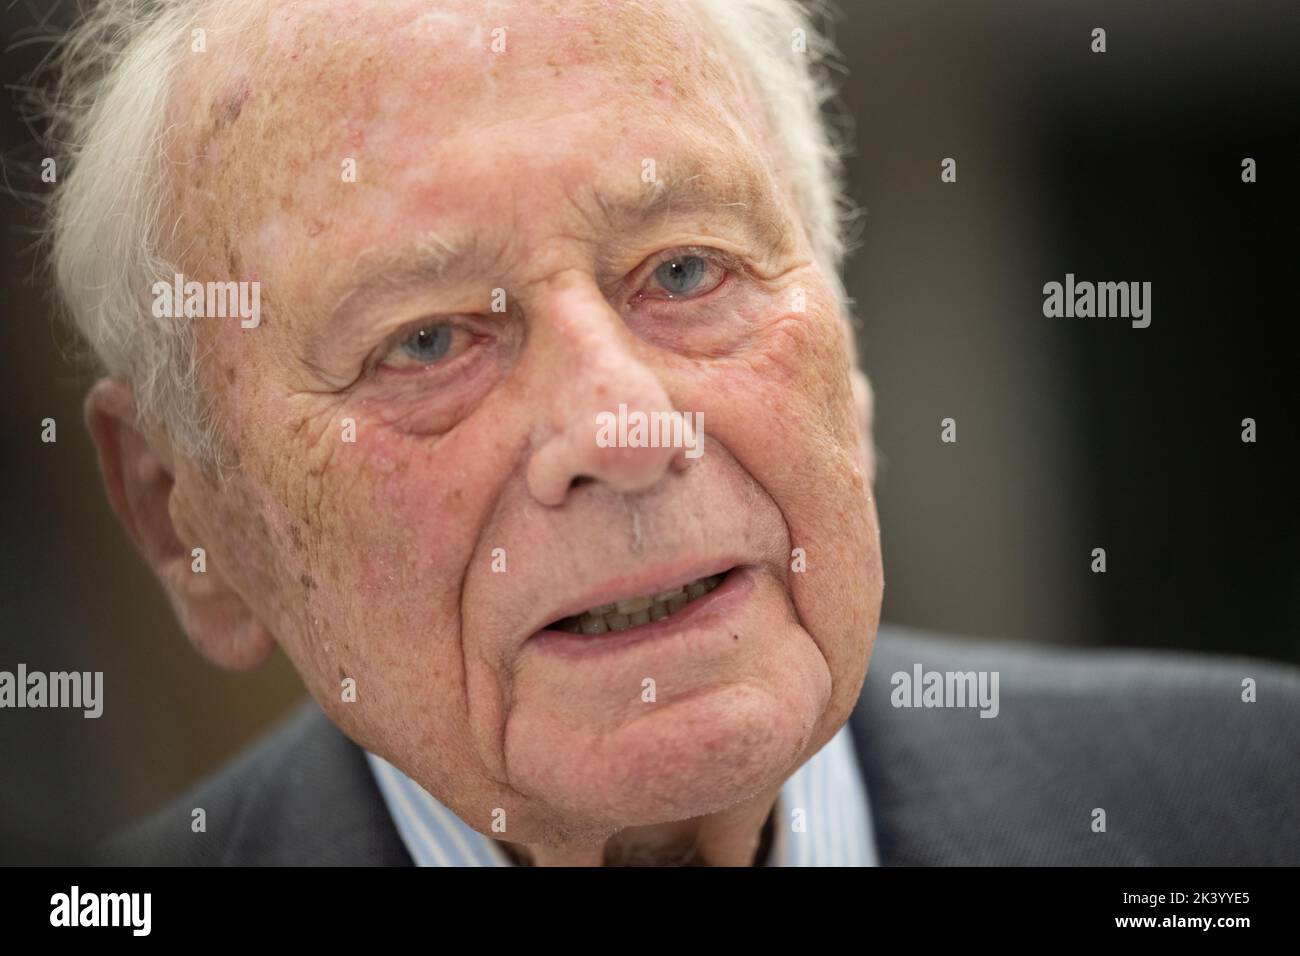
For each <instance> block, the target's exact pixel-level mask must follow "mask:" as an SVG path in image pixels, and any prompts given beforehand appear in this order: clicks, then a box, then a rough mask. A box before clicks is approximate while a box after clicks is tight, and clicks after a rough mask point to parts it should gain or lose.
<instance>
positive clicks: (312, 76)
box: [169, 0, 764, 274]
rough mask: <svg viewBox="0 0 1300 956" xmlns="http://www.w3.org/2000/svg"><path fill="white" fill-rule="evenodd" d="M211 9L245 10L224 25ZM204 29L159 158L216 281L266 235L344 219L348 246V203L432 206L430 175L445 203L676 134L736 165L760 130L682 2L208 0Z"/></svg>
mask: <svg viewBox="0 0 1300 956" xmlns="http://www.w3.org/2000/svg"><path fill="white" fill-rule="evenodd" d="M227 3H230V4H244V3H251V4H254V5H253V6H248V7H241V8H240V9H241V13H240V15H239V16H238V17H233V18H226V17H224V16H223V14H222V12H221V11H222V10H223V7H224V6H225V5H226V4H227ZM205 16H206V17H207V18H208V19H209V20H210V21H211V24H210V29H209V30H208V42H207V50H206V52H205V53H204V54H202V55H191V56H190V57H188V58H187V61H186V62H185V64H184V65H183V67H182V70H181V72H180V75H179V77H178V83H177V85H176V87H175V88H174V90H175V92H174V94H173V97H172V99H171V102H170V106H169V108H170V112H171V117H170V118H171V120H172V123H173V125H174V128H175V129H176V130H177V131H178V133H177V138H176V140H175V142H174V144H173V145H172V146H171V147H169V149H170V150H171V152H172V154H173V158H174V159H176V160H178V161H179V164H178V165H176V166H174V168H176V169H178V170H180V172H179V174H178V175H177V177H176V180H177V183H176V186H175V198H176V201H177V202H178V203H179V204H180V205H181V207H182V209H183V212H184V218H185V220H186V221H187V222H188V223H198V224H201V225H202V226H203V227H204V228H205V229H206V231H207V236H208V239H207V241H205V242H199V243H198V244H197V245H193V244H192V245H191V246H190V249H191V250H192V251H196V252H199V253H200V258H201V259H202V260H204V261H202V262H200V263H196V265H199V266H200V267H202V266H203V265H206V266H207V267H208V268H210V269H213V270H215V271H218V272H220V273H223V274H229V273H231V272H238V273H240V274H247V272H248V269H247V263H246V262H245V261H242V259H243V258H246V257H247V255H248V254H250V253H253V252H255V251H258V250H256V249H255V248H252V247H257V246H259V245H260V246H262V247H264V248H275V247H277V246H278V245H280V244H281V242H282V240H283V236H281V235H279V234H278V229H281V228H292V231H293V232H294V233H295V234H296V233H299V232H301V233H305V234H306V235H307V236H309V237H310V236H311V235H312V234H313V233H320V232H322V231H325V230H329V229H331V227H332V224H334V223H336V222H337V221H338V220H339V219H340V218H344V217H348V218H349V219H350V222H352V223H353V224H354V225H355V228H353V229H352V233H353V236H354V238H355V239H356V240H357V241H358V242H364V241H365V239H364V237H363V236H361V235H360V233H361V232H363V231H364V230H363V229H362V228H361V226H360V220H359V219H358V218H357V217H356V216H355V215H351V216H350V217H349V212H348V207H349V205H351V207H352V209H353V211H354V212H355V209H356V208H358V207H360V208H363V209H367V210H370V211H372V212H373V211H375V210H379V209H383V208H385V206H384V202H385V201H391V200H392V199H393V196H394V194H395V193H396V192H397V191H398V190H401V189H411V190H417V191H420V192H422V193H423V194H424V195H425V197H426V198H427V199H436V198H439V197H437V196H436V195H435V194H436V192H437V191H436V189H435V188H434V187H435V182H434V180H435V179H436V180H437V181H438V182H442V183H444V184H445V185H446V186H447V187H448V188H447V189H446V190H444V192H443V195H442V196H441V197H440V198H441V199H442V200H444V201H447V202H448V203H450V202H451V201H452V200H453V199H454V198H455V197H456V196H463V195H464V187H465V186H467V185H469V184H470V182H471V181H472V180H474V179H475V178H477V179H480V180H488V181H489V182H496V183H500V182H502V181H508V180H510V179H511V178H512V173H513V172H516V171H517V170H518V168H519V167H518V165H516V164H515V163H514V160H516V159H518V158H519V157H520V156H532V157H538V156H541V157H543V158H545V157H546V156H547V155H553V156H554V158H555V160H556V162H557V164H559V165H562V168H563V169H564V170H565V171H567V175H568V177H569V178H570V179H571V180H573V182H574V183H582V182H589V181H591V180H592V179H594V178H596V177H597V176H598V175H599V173H600V168H599V167H600V164H601V162H602V160H607V159H608V158H609V157H608V155H603V154H601V152H600V150H599V149H595V147H596V146H597V141H601V142H603V143H604V147H603V148H604V151H605V153H606V154H607V153H608V152H609V151H611V150H616V151H618V152H620V153H621V154H623V155H622V156H620V157H619V160H620V161H623V160H627V159H631V160H633V161H636V162H639V161H640V160H639V159H637V157H639V156H645V157H650V158H654V157H656V156H658V158H659V159H660V160H661V161H664V160H666V159H668V157H667V156H665V155H664V153H665V152H668V151H671V149H673V148H675V147H674V144H673V142H671V141H672V140H674V139H676V140H677V143H676V147H683V146H684V147H685V148H690V149H694V150H695V151H696V152H697V153H700V154H706V153H708V152H710V151H712V152H713V153H714V154H720V155H726V154H727V153H728V151H730V153H731V154H732V155H734V154H735V145H736V144H735V143H734V142H730V141H733V140H755V141H756V140H757V139H759V138H761V137H762V135H763V129H764V124H763V123H762V122H761V120H760V117H759V115H758V112H757V109H758V107H757V100H756V99H755V98H754V97H752V96H751V95H750V91H749V89H748V87H747V84H746V81H745V79H744V78H743V76H742V75H741V74H740V72H739V71H738V70H737V69H736V64H735V63H734V62H733V61H732V60H731V58H730V57H729V56H728V55H727V54H726V53H725V52H724V49H723V47H722V45H720V44H719V43H718V38H717V36H716V31H715V29H714V28H713V26H712V24H710V23H709V22H708V21H707V20H706V19H705V18H704V17H703V15H702V14H700V13H699V11H698V10H697V9H696V8H695V7H694V5H693V4H690V3H688V2H678V0H667V2H664V3H658V4H655V3H647V4H627V3H594V2H572V0H566V2H564V3H555V4H552V3H546V2H529V3H456V2H450V3H448V2H437V0H432V2H431V0H419V2H411V0H396V2H383V3H381V2H376V0H371V2H355V0H344V2H339V0H304V2H297V3H294V2H265V3H264V2H262V0H217V2H216V3H214V4H213V5H212V6H211V7H209V8H208V13H207V14H206V15H205ZM202 19H203V18H200V22H199V23H198V24H197V25H198V26H203V22H202ZM597 117H598V118H597ZM691 128H697V129H700V128H707V129H708V130H709V131H710V132H709V136H708V137H707V138H706V137H701V136H695V137H693V138H692V137H690V136H689V135H686V134H685V133H683V132H681V131H686V130H690V129H691ZM575 138H576V139H578V140H579V142H577V143H575V141H574V140H575ZM488 144H491V145H492V147H493V149H491V150H489V149H487V148H486V146H487V145H488ZM587 144H591V145H592V146H593V149H591V150H586V149H581V148H577V147H580V146H584V145H587ZM566 146H567V147H568V149H567V150H566V149H565V147H566ZM349 159H351V160H355V162H356V164H357V177H356V178H357V182H356V183H355V184H353V185H349V186H346V187H345V186H344V183H343V177H342V173H341V171H342V168H343V164H344V162H345V161H346V160H349ZM452 160H454V162H453V161H452ZM422 171H423V172H425V173H426V175H425V176H424V178H425V180H426V182H424V183H413V182H412V181H411V180H412V177H413V176H418V175H419V174H420V173H421V172H422ZM636 171H637V170H633V172H634V173H635V172H636ZM377 201H378V205H376V203H377ZM371 218H372V219H375V220H378V219H379V218H382V217H379V216H371ZM331 241H332V242H335V243H337V242H339V241H342V240H341V239H340V238H339V236H338V235H337V234H336V235H334V236H332V237H331Z"/></svg>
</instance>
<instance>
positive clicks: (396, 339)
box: [362, 314, 477, 375]
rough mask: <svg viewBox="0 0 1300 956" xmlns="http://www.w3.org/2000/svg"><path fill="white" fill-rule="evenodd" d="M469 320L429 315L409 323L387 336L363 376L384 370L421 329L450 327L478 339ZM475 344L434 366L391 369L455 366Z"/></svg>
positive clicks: (372, 355)
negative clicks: (388, 361) (396, 352)
mask: <svg viewBox="0 0 1300 956" xmlns="http://www.w3.org/2000/svg"><path fill="white" fill-rule="evenodd" d="M468 318H470V316H467V315H460V314H456V315H429V316H424V317H422V318H419V319H416V320H415V321H414V322H409V323H407V324H406V325H404V326H402V327H401V328H399V329H398V330H397V331H396V332H394V333H393V334H392V335H389V336H387V337H386V338H385V339H384V340H383V342H381V343H380V344H379V345H378V346H377V347H376V348H375V350H374V352H372V353H371V355H370V357H369V358H368V359H366V363H365V368H364V369H363V370H362V374H364V375H368V374H373V373H374V372H376V371H378V370H379V369H381V368H384V367H385V362H386V360H387V359H388V358H389V357H390V356H391V355H392V354H393V353H394V352H395V351H397V350H398V349H399V348H401V346H402V344H403V343H404V342H406V340H407V339H409V338H410V337H411V336H413V335H415V333H417V332H419V331H420V330H421V329H429V328H434V327H436V326H440V325H445V326H449V327H450V328H451V329H452V331H453V333H455V332H463V333H464V334H465V335H468V336H470V338H471V340H472V339H474V338H476V337H477V333H476V332H475V331H474V329H473V328H472V327H471V323H468V322H466V321H464V320H466V319H468ZM458 320H459V321H458ZM473 344H474V343H473V341H471V342H470V343H469V345H468V346H467V347H466V348H465V349H464V350H462V351H461V352H460V353H457V354H455V355H453V356H452V357H451V358H449V359H447V360H446V361H445V362H437V363H435V364H433V365H411V366H409V367H407V368H391V370H392V371H394V372H402V371H408V370H409V369H411V368H419V369H432V368H440V367H442V366H444V365H445V366H448V367H449V366H451V365H453V364H455V362H456V360H457V359H458V358H460V356H461V355H463V354H465V352H466V351H468V350H469V347H470V346H472V345H473Z"/></svg>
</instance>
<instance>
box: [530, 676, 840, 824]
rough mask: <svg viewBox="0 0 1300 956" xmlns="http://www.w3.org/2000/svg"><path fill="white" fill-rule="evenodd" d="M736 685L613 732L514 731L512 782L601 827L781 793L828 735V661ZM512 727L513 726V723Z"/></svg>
mask: <svg viewBox="0 0 1300 956" xmlns="http://www.w3.org/2000/svg"><path fill="white" fill-rule="evenodd" d="M765 677H766V679H755V680H743V681H728V682H725V683H720V684H716V685H712V686H704V687H700V688H697V689H695V690H692V691H690V692H689V693H687V694H685V695H683V696H680V697H673V698H666V697H665V696H664V695H663V694H662V693H661V695H660V698H659V700H658V702H656V703H640V702H638V704H637V705H636V706H638V707H641V708H645V710H644V712H643V713H638V714H635V716H632V717H630V718H629V719H627V720H625V721H623V722H622V723H620V724H618V725H617V726H615V727H613V728H611V729H607V730H594V729H593V727H592V725H591V724H587V725H585V726H584V725H583V724H581V723H579V724H578V725H572V724H571V723H570V722H569V721H567V720H565V719H564V718H563V717H557V718H556V719H555V720H554V721H552V722H550V725H549V726H547V727H545V728H541V727H537V726H533V727H532V728H531V729H525V728H524V727H523V726H522V725H519V726H511V727H509V728H507V736H506V751H507V752H506V757H507V766H508V767H509V773H510V778H511V783H512V785H513V786H514V787H516V788H517V789H518V790H520V791H521V792H523V793H526V794H528V795H529V796H530V797H532V798H535V799H538V800H541V801H543V802H545V803H546V804H548V805H549V806H550V807H552V808H553V809H554V810H555V811H556V812H557V813H558V814H561V815H564V816H566V817H568V818H569V819H570V820H582V821H585V823H586V825H588V826H590V827H591V828H593V829H601V828H607V829H610V830H615V829H619V828H622V827H628V826H643V825H652V824H657V823H667V822H670V821H675V820H684V819H689V818H692V817H698V816H703V815H706V814H711V813H716V812H718V811H721V810H725V809H727V808H729V807H732V806H735V805H736V804H738V803H740V802H742V801H744V800H747V799H750V798H752V797H754V796H756V795H757V794H759V793H762V792H764V791H769V790H770V791H773V792H775V791H776V790H777V789H779V787H780V785H781V784H782V783H783V782H784V781H785V779H786V778H787V777H788V776H789V775H790V774H791V773H793V772H794V770H795V769H796V768H797V767H798V766H799V764H800V763H801V762H802V761H803V760H804V759H806V757H807V756H808V755H809V754H807V753H806V751H807V750H808V748H809V746H810V745H812V746H814V747H815V746H820V744H821V743H822V742H824V740H823V739H820V738H823V737H825V736H828V733H827V732H826V731H827V729H826V728H824V727H823V726H822V723H823V720H822V718H823V717H824V714H825V706H826V703H827V700H828V698H829V692H830V682H829V677H828V675H826V674H825V670H824V666H823V667H822V668H821V671H820V673H819V672H818V671H817V670H816V669H805V670H804V671H803V672H802V673H801V676H800V678H798V679H791V678H790V676H789V675H780V674H777V675H772V674H768V675H765ZM512 724H513V722H512Z"/></svg>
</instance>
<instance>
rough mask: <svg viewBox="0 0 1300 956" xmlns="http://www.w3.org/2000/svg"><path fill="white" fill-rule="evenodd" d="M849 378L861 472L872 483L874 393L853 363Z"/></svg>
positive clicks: (874, 477)
mask: <svg viewBox="0 0 1300 956" xmlns="http://www.w3.org/2000/svg"><path fill="white" fill-rule="evenodd" d="M849 378H850V379H851V380H852V382H853V406H854V408H855V409H856V410H857V417H858V441H859V443H860V445H861V456H862V466H863V474H865V475H866V476H867V483H868V484H869V485H874V484H875V483H876V444H875V441H874V440H873V438H872V435H871V431H872V427H873V426H874V423H875V395H874V393H873V392H872V389H871V382H869V381H868V380H867V376H866V375H865V374H864V373H863V371H862V369H860V368H858V367H857V365H854V366H853V367H852V368H851V369H850V370H849Z"/></svg>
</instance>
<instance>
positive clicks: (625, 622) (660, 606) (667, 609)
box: [551, 574, 723, 634]
mask: <svg viewBox="0 0 1300 956" xmlns="http://www.w3.org/2000/svg"><path fill="white" fill-rule="evenodd" d="M722 578H723V575H721V574H714V575H712V576H710V577H707V578H700V579H699V580H698V581H692V582H691V583H690V584H688V585H686V586H685V587H680V588H674V589H673V590H671V591H664V592H663V593H662V594H656V595H655V596H654V597H636V598H628V599H627V600H625V601H618V602H616V603H614V604H602V605H601V606H600V607H593V608H591V609H590V610H588V611H585V612H583V613H582V614H578V615H575V616H573V617H566V618H565V619H564V620H562V621H557V622H556V623H554V624H552V625H551V627H552V628H553V629H555V630H558V631H569V632H570V633H573V634H606V633H609V632H610V631H626V630H627V629H628V628H629V627H639V626H640V625H642V624H648V623H649V622H651V621H659V620H662V619H663V618H665V617H667V616H668V615H669V614H676V613H677V612H678V611H680V610H681V609H682V608H683V607H685V606H686V605H687V604H689V603H690V602H691V601H694V600H695V599H696V598H699V597H703V596H704V595H706V594H708V593H709V592H710V591H712V590H713V589H714V588H716V587H717V586H718V585H719V584H721V583H722Z"/></svg>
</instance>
